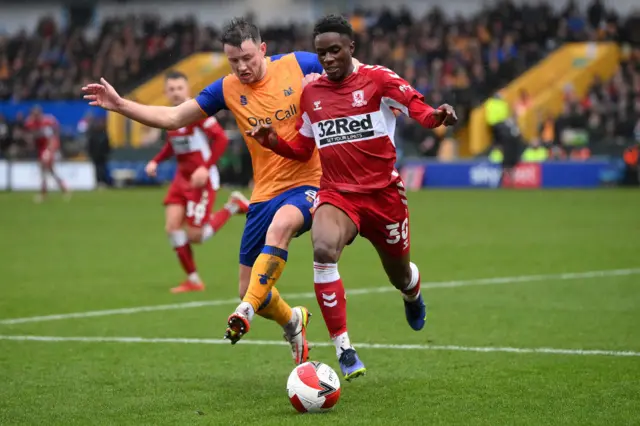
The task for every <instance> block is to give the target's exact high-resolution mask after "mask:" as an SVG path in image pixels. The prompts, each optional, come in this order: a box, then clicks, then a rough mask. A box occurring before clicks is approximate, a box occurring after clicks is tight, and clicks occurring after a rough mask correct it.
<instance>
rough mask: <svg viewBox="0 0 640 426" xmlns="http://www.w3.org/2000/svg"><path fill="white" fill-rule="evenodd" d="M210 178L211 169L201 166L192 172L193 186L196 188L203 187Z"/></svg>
mask: <svg viewBox="0 0 640 426" xmlns="http://www.w3.org/2000/svg"><path fill="white" fill-rule="evenodd" d="M208 179H209V170H207V168H206V167H204V166H200V167H198V168H197V169H196V170H195V171H194V172H193V173H192V174H191V186H193V187H194V188H202V187H203V186H204V185H205V184H206V183H207V180H208Z"/></svg>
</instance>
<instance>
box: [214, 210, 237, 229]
mask: <svg viewBox="0 0 640 426" xmlns="http://www.w3.org/2000/svg"><path fill="white" fill-rule="evenodd" d="M231 216H232V215H231V212H230V211H229V210H227V209H221V210H218V211H217V212H215V213H214V214H213V216H212V217H211V220H210V221H209V224H210V225H211V227H212V228H213V232H218V230H219V229H220V228H222V227H223V226H224V224H225V223H227V222H228V221H229V219H230V218H231Z"/></svg>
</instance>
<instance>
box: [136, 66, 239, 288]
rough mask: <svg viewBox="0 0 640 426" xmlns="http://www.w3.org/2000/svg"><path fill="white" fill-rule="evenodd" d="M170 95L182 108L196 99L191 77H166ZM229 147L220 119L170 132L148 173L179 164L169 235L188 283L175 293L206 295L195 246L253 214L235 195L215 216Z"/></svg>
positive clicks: (169, 205) (169, 200)
mask: <svg viewBox="0 0 640 426" xmlns="http://www.w3.org/2000/svg"><path fill="white" fill-rule="evenodd" d="M164 90H165V95H166V96H167V98H168V99H169V102H171V104H173V105H180V104H182V103H184V102H185V101H187V100H188V99H190V98H191V95H190V93H189V84H188V81H187V77H186V76H185V75H184V74H182V73H179V72H176V71H173V72H170V73H168V74H167V75H166V78H165V87H164ZM228 142H229V140H228V138H227V135H226V134H225V132H224V129H223V128H222V126H220V124H218V122H217V121H216V119H215V118H214V117H209V118H206V119H202V120H200V121H198V122H196V123H193V124H190V125H188V126H185V127H182V128H180V129H177V130H169V131H168V132H167V142H166V143H165V144H164V146H163V147H162V150H161V151H160V152H159V153H158V154H157V155H156V156H155V157H154V158H153V160H151V161H150V162H149V164H147V167H146V169H145V170H146V172H147V174H148V175H149V176H155V175H156V170H157V167H158V163H160V162H162V161H164V160H167V159H168V158H170V157H172V156H174V155H175V157H176V160H177V162H178V170H177V172H176V175H175V177H174V179H173V182H172V183H171V186H170V187H169V190H168V192H167V196H166V198H165V200H164V205H165V206H166V207H165V229H166V232H167V235H168V236H169V241H170V242H171V246H172V247H173V249H174V250H175V252H176V255H177V256H178V260H179V261H180V265H181V266H182V269H183V270H184V271H185V273H186V274H187V279H186V280H185V281H184V282H183V283H182V284H180V285H179V286H177V287H174V288H172V289H171V291H172V292H173V293H183V292H188V291H202V290H204V284H203V282H202V279H201V278H200V276H199V275H198V272H197V269H196V264H195V260H194V256H193V250H192V248H191V244H194V243H195V244H199V243H203V242H205V241H206V240H208V239H209V238H211V237H212V236H213V235H214V234H215V233H216V232H218V231H219V230H220V229H221V228H222V227H223V226H224V225H225V223H227V221H228V220H229V218H230V217H231V216H232V215H234V214H236V213H246V212H247V209H248V208H249V200H247V199H246V198H245V197H244V196H243V195H242V193H240V192H233V193H232V194H231V197H230V199H229V202H227V204H226V205H225V206H224V207H223V208H222V210H219V211H217V212H216V213H214V214H211V209H212V208H213V207H214V206H215V200H216V192H217V190H218V188H219V187H220V175H219V174H218V169H217V167H216V163H217V162H218V160H219V159H220V157H221V156H222V154H224V151H225V149H226V147H227V145H228ZM185 225H186V227H185ZM183 228H184V229H183Z"/></svg>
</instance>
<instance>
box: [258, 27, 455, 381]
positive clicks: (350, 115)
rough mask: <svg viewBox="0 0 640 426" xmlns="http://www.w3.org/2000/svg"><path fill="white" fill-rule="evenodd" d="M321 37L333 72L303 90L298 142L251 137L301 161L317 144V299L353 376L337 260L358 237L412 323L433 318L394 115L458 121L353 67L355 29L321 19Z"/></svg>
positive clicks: (385, 74) (266, 131) (410, 91)
mask: <svg viewBox="0 0 640 426" xmlns="http://www.w3.org/2000/svg"><path fill="white" fill-rule="evenodd" d="M314 37H315V46H316V52H317V53H318V58H319V59H320V62H321V63H322V66H323V68H324V70H325V71H326V75H325V76H322V77H321V78H320V79H318V80H317V81H315V82H312V83H310V84H309V85H307V86H306V88H305V90H304V92H303V94H302V98H301V100H300V110H301V113H302V117H301V121H300V124H299V134H298V135H297V137H296V138H295V140H294V141H292V142H288V141H286V140H285V139H283V138H282V137H280V135H276V131H275V130H274V129H273V128H271V127H270V126H264V125H261V126H257V127H256V128H254V129H253V130H252V131H249V132H248V134H249V135H252V136H254V137H256V138H257V139H258V140H260V141H262V143H263V144H265V145H266V146H269V147H271V148H272V149H273V150H274V151H275V152H277V153H280V154H281V155H284V156H286V157H288V158H296V159H298V160H301V161H305V160H307V159H308V158H310V157H311V155H313V153H314V152H315V151H316V146H317V148H318V149H317V151H318V152H319V153H320V161H321V163H322V180H321V181H320V191H319V193H318V197H317V198H316V204H315V205H316V211H315V213H314V220H313V227H312V230H311V235H312V240H313V253H314V282H315V290H316V298H317V300H318V304H319V305H320V309H321V310H322V315H323V317H324V320H325V324H326V325H327V329H328V331H329V334H330V336H331V338H332V340H333V341H334V344H335V347H336V354H337V356H338V360H339V363H340V368H341V370H342V373H343V375H344V377H345V378H346V379H347V380H351V379H353V378H355V377H358V376H360V375H363V374H364V373H365V371H366V369H365V366H364V364H363V363H362V361H360V359H359V357H358V355H357V353H356V351H355V349H354V348H353V346H352V345H351V342H350V340H349V335H348V333H347V312H346V298H345V290H344V286H343V284H342V280H341V278H340V274H339V273H338V265H337V263H338V260H339V259H340V255H341V253H342V250H343V249H344V247H345V246H346V245H348V244H350V243H351V242H352V241H353V240H354V239H355V238H356V236H357V235H358V234H360V235H362V236H363V237H364V238H366V239H368V240H369V241H371V243H372V244H373V246H374V247H375V248H376V250H377V251H378V254H379V256H380V260H381V261H382V265H383V267H384V270H385V272H386V273H387V276H388V278H389V280H390V281H391V284H393V286H394V287H396V288H397V289H398V290H400V292H401V294H402V297H403V301H404V308H405V316H406V319H407V322H408V323H409V325H410V327H411V328H412V329H414V330H421V329H422V328H423V327H424V325H425V320H426V307H425V304H424V302H423V299H422V295H421V294H420V272H419V271H418V267H417V266H416V265H415V264H414V263H412V262H411V261H410V255H409V247H410V244H409V211H408V203H407V199H406V193H405V187H404V183H403V182H402V179H401V178H400V175H399V173H398V172H397V171H396V170H395V168H394V165H395V162H396V149H395V143H394V130H395V120H396V116H395V114H394V111H396V110H397V111H401V112H402V113H404V114H406V115H408V116H409V117H411V118H413V119H414V120H416V121H418V122H419V123H420V124H421V125H422V126H424V127H428V128H434V127H438V126H440V125H442V124H444V125H452V124H455V123H456V121H457V117H456V115H455V112H454V111H453V108H451V107H450V106H449V105H442V106H440V107H439V108H438V109H433V108H431V107H430V106H429V105H427V104H425V103H424V98H423V96H422V95H421V94H420V93H419V92H417V91H416V90H415V89H414V88H413V87H411V86H410V85H409V83H407V82H406V81H405V80H404V79H402V78H401V77H400V76H398V75H397V74H395V73H394V72H393V71H391V70H389V69H387V68H383V67H379V66H370V65H361V66H359V67H354V65H353V63H352V58H351V55H352V54H353V50H354V47H355V43H354V41H353V31H352V29H351V25H350V24H349V23H348V22H347V20H346V19H344V18H343V17H340V16H333V15H331V16H328V17H325V18H323V19H321V20H320V21H319V22H318V24H317V25H316V27H315V29H314Z"/></svg>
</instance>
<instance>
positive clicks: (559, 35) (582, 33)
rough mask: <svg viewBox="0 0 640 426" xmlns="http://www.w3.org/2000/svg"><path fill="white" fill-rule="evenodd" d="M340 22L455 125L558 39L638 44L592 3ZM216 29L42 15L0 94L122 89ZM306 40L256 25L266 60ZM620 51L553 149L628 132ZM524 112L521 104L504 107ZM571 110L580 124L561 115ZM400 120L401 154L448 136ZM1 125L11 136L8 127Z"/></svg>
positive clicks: (631, 29) (9, 40)
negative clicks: (576, 137) (62, 23)
mask: <svg viewBox="0 0 640 426" xmlns="http://www.w3.org/2000/svg"><path fill="white" fill-rule="evenodd" d="M351 21H352V23H353V25H354V28H355V29H356V31H357V33H358V40H357V42H358V46H359V47H358V50H357V52H356V56H357V57H358V58H359V59H360V60H361V61H363V62H366V63H377V64H381V65H385V66H388V67H390V68H392V69H394V70H395V71H397V72H398V73H400V74H401V75H403V76H405V77H407V79H408V80H410V81H411V82H412V83H413V84H414V85H415V86H416V88H418V90H420V91H421V92H422V93H424V94H425V95H426V97H427V100H428V101H429V102H431V103H433V104H437V103H439V102H443V101H446V102H448V103H450V104H453V105H455V106H456V109H457V111H458V113H459V116H460V117H461V118H462V121H463V122H465V121H466V120H468V118H469V114H470V111H471V110H472V109H473V108H474V107H475V106H477V105H479V104H480V103H482V102H483V101H484V100H485V99H486V98H487V97H488V96H490V95H491V94H492V93H494V92H495V91H496V90H497V89H500V88H501V87H504V86H505V85H507V84H508V83H509V82H510V81H512V80H513V79H514V78H516V77H517V76H518V75H521V74H522V73H523V72H524V71H525V70H527V69H529V68H530V67H532V66H533V65H534V64H536V63H538V62H539V61H540V60H541V59H543V58H544V57H545V56H547V55H548V54H549V53H550V52H552V51H554V50H555V49H556V48H558V46H560V45H562V44H563V43H565V42H584V41H613V42H616V43H618V44H619V45H621V46H627V45H632V44H633V43H636V46H637V43H638V41H639V40H640V35H639V34H638V33H639V32H640V30H639V28H640V21H639V18H638V17H637V16H629V17H624V19H623V18H622V17H619V16H617V15H616V13H615V11H609V10H606V9H605V8H604V7H603V6H602V5H601V4H599V2H597V1H596V2H594V3H593V4H592V5H591V7H589V8H588V9H587V10H582V11H581V10H578V8H577V7H576V6H575V4H573V3H572V2H569V4H568V6H567V7H566V8H565V9H564V10H562V11H560V12H554V11H553V9H552V8H551V7H550V6H548V5H544V4H542V5H538V6H531V5H515V4H514V3H512V2H509V1H501V2H499V3H497V4H496V5H494V6H493V7H489V8H485V9H483V10H482V11H481V13H479V14H477V15H475V16H473V17H471V18H467V19H465V18H462V17H454V18H449V17H447V16H445V15H444V14H443V13H442V12H441V11H440V10H439V9H437V8H435V9H432V10H431V11H430V12H428V13H427V14H426V15H425V16H422V17H416V16H414V14H412V13H411V11H410V10H408V9H406V8H404V9H399V10H398V11H395V12H394V11H391V10H390V9H384V10H382V11H378V12H374V11H371V10H356V11H355V12H354V13H353V14H352V15H351ZM218 24H219V23H216V26H202V25H198V24H197V22H196V20H194V19H191V18H190V19H180V20H177V21H174V22H163V21H161V20H160V19H159V18H158V17H156V16H153V15H138V16H132V17H127V18H113V19H109V20H106V21H105V22H103V24H102V27H101V29H100V31H99V32H98V34H95V35H91V34H89V33H88V32H87V31H85V29H84V28H83V27H82V26H81V25H70V26H69V27H67V28H57V27H56V24H55V22H54V21H53V20H51V19H48V18H43V19H42V20H41V22H40V24H39V25H38V26H37V28H36V29H35V31H33V33H31V34H28V33H26V32H24V31H23V32H20V33H18V34H13V35H12V36H10V37H1V38H0V99H2V100H12V101H19V100H29V99H31V100H33V99H37V100H61V99H78V97H79V93H80V91H79V88H80V87H81V86H82V85H83V84H85V83H87V82H89V81H91V80H96V79H98V78H99V77H101V76H104V77H105V78H107V79H108V80H109V81H111V82H112V83H113V84H114V86H116V87H117V88H118V89H119V90H120V91H121V92H122V93H127V92H129V91H131V90H132V89H134V88H135V87H137V86H139V85H140V83H142V82H144V81H145V80H147V79H148V78H150V77H151V76H153V75H156V74H158V73H159V72H161V71H162V70H164V69H166V68H167V67H170V66H171V65H172V64H174V63H176V62H177V61H178V60H180V59H183V58H186V57H188V56H189V55H192V54H193V53H196V52H211V51H219V50H220V46H219V43H218V41H217V36H218V26H217V25H218ZM308 34H309V29H308V26H307V25H303V24H296V25H293V24H292V25H284V26H283V25H277V26H266V27H265V28H264V30H263V36H264V39H265V41H267V43H268V46H269V53H276V52H284V51H291V50H311V48H312V45H311V39H310V37H309V35H308ZM625 49H627V50H628V51H629V53H628V55H627V62H626V65H625V66H624V67H623V68H622V69H621V71H619V72H618V73H617V74H616V76H615V77H614V79H613V81H612V82H601V83H598V84H596V85H595V86H594V87H593V89H592V90H591V91H590V95H589V96H588V97H587V98H586V99H585V100H582V99H572V98H571V97H570V96H568V97H567V100H566V102H567V107H566V108H565V109H566V113H564V114H562V115H561V116H560V117H559V118H558V119H557V120H552V121H553V128H554V131H553V135H554V141H555V143H556V145H558V144H560V145H567V144H568V143H569V142H566V140H565V139H566V138H562V137H560V135H562V134H563V129H567V128H568V127H571V128H575V127H576V126H578V127H581V128H589V126H591V128H594V129H595V128H597V129H598V130H594V131H593V132H592V133H594V134H593V136H592V137H591V139H598V137H599V135H600V133H598V132H602V131H601V130H600V129H601V128H603V129H605V130H604V134H603V136H606V137H608V139H607V142H605V143H604V144H605V145H606V144H607V143H609V144H610V143H612V142H611V138H610V136H611V135H612V134H614V135H615V136H618V137H629V135H630V131H629V130H630V129H633V128H637V125H636V123H633V122H632V121H633V120H632V118H634V117H637V111H638V109H637V108H638V106H637V105H638V98H639V95H638V71H637V68H638V52H637V47H636V50H632V49H631V48H626V47H625ZM621 91H622V93H623V94H624V96H627V98H628V99H627V102H626V103H625V104H624V105H625V108H622V107H621V106H620V104H619V102H617V100H618V95H619V94H620V92H621ZM526 106H527V103H526V99H525V100H524V101H523V102H522V104H521V105H514V108H526ZM634 108H635V109H634ZM614 109H615V111H614ZM623 109H624V110H625V111H623ZM605 110H606V112H605ZM586 112H588V114H586ZM576 114H578V115H579V116H580V119H572V118H571V117H573V116H575V115H576ZM1 121H2V120H1V119H0V122H1ZM222 121H223V122H226V123H228V125H229V126H233V124H232V123H233V122H232V120H225V117H222ZM542 121H543V120H541V123H542ZM408 122H410V121H408V120H401V122H400V123H399V130H398V138H399V140H400V142H399V143H400V145H401V149H402V150H403V151H405V153H406V154H407V155H424V156H436V155H438V153H440V152H441V151H442V150H441V146H440V145H441V143H442V141H443V140H446V139H447V138H454V135H452V134H443V133H440V132H433V131H429V130H425V129H422V128H419V127H417V126H412V125H407V123H408ZM601 122H602V123H604V126H602V127H601V126H599V123H601ZM596 123H598V125H596ZM7 125H8V126H9V128H10V129H11V132H8V133H7V134H10V135H11V136H9V137H7V139H11V138H12V137H13V136H14V135H15V134H16V132H15V131H14V130H15V129H19V128H20V122H19V120H17V122H12V123H8V124H7ZM541 125H542V124H541ZM547 133H549V132H547ZM566 133H567V132H564V134H566ZM631 133H632V132H631ZM574 134H575V132H574ZM18 137H19V131H18ZM7 144H9V142H4V145H5V146H6V145H7Z"/></svg>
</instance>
